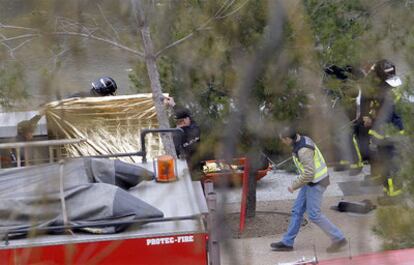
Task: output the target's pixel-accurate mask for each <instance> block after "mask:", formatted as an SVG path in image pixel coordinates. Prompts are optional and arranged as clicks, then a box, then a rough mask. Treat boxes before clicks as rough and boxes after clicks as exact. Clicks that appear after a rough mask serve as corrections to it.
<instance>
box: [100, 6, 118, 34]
mask: <svg viewBox="0 0 414 265" xmlns="http://www.w3.org/2000/svg"><path fill="white" fill-rule="evenodd" d="M98 9H99V12H101V15H102V17H103V19H104V21H105V23H106V24H108V26H109V28H110V29H112V31H113V32H114V33H115V36H116V39H117V40H120V38H119V34H118V32H117V31H116V30H115V28H114V26H112V24H111V23H110V22H109V20H108V19H107V18H106V16H105V13H104V12H103V10H102V8H101V6H100V5H99V4H98Z"/></svg>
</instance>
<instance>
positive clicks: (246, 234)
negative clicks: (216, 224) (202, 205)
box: [223, 211, 308, 238]
mask: <svg viewBox="0 0 414 265" xmlns="http://www.w3.org/2000/svg"><path fill="white" fill-rule="evenodd" d="M289 219H290V214H289V213H285V212H277V211H256V216H255V217H253V218H246V224H245V228H244V231H243V233H242V234H241V235H240V234H239V226H240V213H228V214H226V215H225V216H224V227H223V228H224V231H226V232H227V233H228V236H229V237H232V238H252V237H263V236H271V235H276V234H283V233H284V232H286V230H287V228H288V225H289ZM307 224H308V221H307V220H306V219H304V221H303V223H302V226H305V225H307Z"/></svg>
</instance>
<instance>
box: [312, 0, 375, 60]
mask: <svg viewBox="0 0 414 265" xmlns="http://www.w3.org/2000/svg"><path fill="white" fill-rule="evenodd" d="M304 3H305V6H306V8H307V10H308V14H309V15H310V19H311V21H312V29H313V30H314V33H315V37H316V40H317V43H316V47H318V48H319V49H320V57H321V63H322V65H325V64H327V63H333V64H339V65H346V64H355V63H360V60H361V53H364V50H363V49H362V48H363V46H362V43H361V42H362V39H361V38H360V37H361V36H362V35H363V34H364V32H365V31H367V30H368V29H369V28H370V24H369V21H368V20H367V18H368V12H367V9H366V8H365V7H364V5H363V4H362V2H361V0H339V1H319V0H304Z"/></svg>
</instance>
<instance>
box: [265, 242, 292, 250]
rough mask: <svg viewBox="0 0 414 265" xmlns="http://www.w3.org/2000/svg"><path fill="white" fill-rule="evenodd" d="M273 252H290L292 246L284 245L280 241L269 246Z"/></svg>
mask: <svg viewBox="0 0 414 265" xmlns="http://www.w3.org/2000/svg"><path fill="white" fill-rule="evenodd" d="M270 247H271V248H272V250H273V251H292V250H293V247H292V246H287V245H285V244H284V243H283V242H282V241H280V242H276V243H272V244H270Z"/></svg>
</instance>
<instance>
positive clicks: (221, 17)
mask: <svg viewBox="0 0 414 265" xmlns="http://www.w3.org/2000/svg"><path fill="white" fill-rule="evenodd" d="M249 1H250V0H246V1H244V2H243V3H242V4H241V5H240V6H238V7H236V8H235V9H234V10H232V11H230V12H229V13H227V14H225V15H222V16H219V17H217V19H223V18H226V17H229V16H231V15H233V14H235V13H237V12H239V10H240V9H242V8H243V7H244V6H245V5H246V4H247V2H249Z"/></svg>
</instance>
